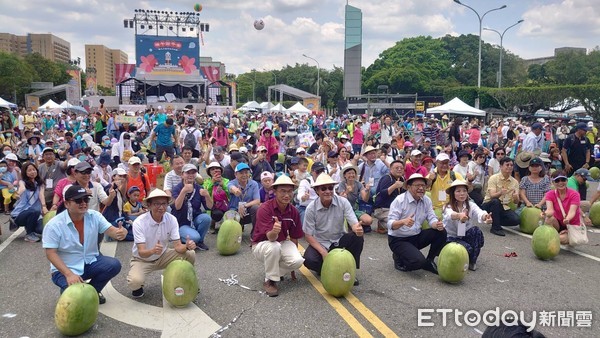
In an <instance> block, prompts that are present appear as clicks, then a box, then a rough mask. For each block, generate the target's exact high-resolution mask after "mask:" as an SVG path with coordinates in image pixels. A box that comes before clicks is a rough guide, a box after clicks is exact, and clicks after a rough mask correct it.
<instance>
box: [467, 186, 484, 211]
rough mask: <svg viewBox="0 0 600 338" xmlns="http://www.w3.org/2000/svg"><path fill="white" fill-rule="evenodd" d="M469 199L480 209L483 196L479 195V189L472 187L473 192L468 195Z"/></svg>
mask: <svg viewBox="0 0 600 338" xmlns="http://www.w3.org/2000/svg"><path fill="white" fill-rule="evenodd" d="M469 197H471V199H472V200H473V202H475V204H477V206H479V207H481V204H482V203H483V194H482V193H481V187H473V190H471V192H470V193H469Z"/></svg>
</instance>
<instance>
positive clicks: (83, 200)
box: [71, 196, 91, 204]
mask: <svg viewBox="0 0 600 338" xmlns="http://www.w3.org/2000/svg"><path fill="white" fill-rule="evenodd" d="M90 198H91V197H89V196H87V197H81V198H75V199H72V200H71V202H75V203H77V204H83V203H85V204H88V203H90Z"/></svg>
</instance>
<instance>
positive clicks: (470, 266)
mask: <svg viewBox="0 0 600 338" xmlns="http://www.w3.org/2000/svg"><path fill="white" fill-rule="evenodd" d="M469 270H471V271H475V270H477V264H475V263H469Z"/></svg>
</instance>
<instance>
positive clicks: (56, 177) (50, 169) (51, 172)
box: [39, 160, 67, 191]
mask: <svg viewBox="0 0 600 338" xmlns="http://www.w3.org/2000/svg"><path fill="white" fill-rule="evenodd" d="M63 165H64V162H62V161H57V160H55V161H54V163H53V164H51V165H50V166H48V164H46V162H44V163H42V164H40V168H39V170H40V177H41V178H42V182H44V184H45V188H46V191H52V190H53V189H54V186H55V185H56V184H58V181H60V180H61V179H63V178H65V177H67V174H66V173H65V169H63ZM49 180H50V181H49ZM48 183H52V184H48Z"/></svg>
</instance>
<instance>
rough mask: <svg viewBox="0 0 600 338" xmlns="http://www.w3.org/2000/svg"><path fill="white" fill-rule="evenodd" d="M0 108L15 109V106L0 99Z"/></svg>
mask: <svg viewBox="0 0 600 338" xmlns="http://www.w3.org/2000/svg"><path fill="white" fill-rule="evenodd" d="M0 107H7V108H17V105H16V104H14V103H12V102H8V101H6V100H5V99H3V98H1V97H0Z"/></svg>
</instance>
